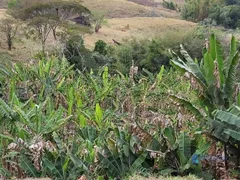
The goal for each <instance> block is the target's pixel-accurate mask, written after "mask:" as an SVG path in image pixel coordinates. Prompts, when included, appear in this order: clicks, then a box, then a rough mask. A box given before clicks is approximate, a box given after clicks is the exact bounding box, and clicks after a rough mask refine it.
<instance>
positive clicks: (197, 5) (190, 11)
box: [181, 0, 218, 22]
mask: <svg viewBox="0 0 240 180" xmlns="http://www.w3.org/2000/svg"><path fill="white" fill-rule="evenodd" d="M216 4H218V3H217V1H215V0H186V1H185V4H184V6H183V8H182V11H181V12H182V17H183V18H184V19H187V20H191V21H194V22H198V21H202V20H204V19H205V18H207V17H208V15H209V11H210V9H212V8H213V7H214V6H216Z"/></svg>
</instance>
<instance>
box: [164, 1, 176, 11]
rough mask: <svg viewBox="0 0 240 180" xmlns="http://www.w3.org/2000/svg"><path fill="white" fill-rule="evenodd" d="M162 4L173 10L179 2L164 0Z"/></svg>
mask: <svg viewBox="0 0 240 180" xmlns="http://www.w3.org/2000/svg"><path fill="white" fill-rule="evenodd" d="M162 5H163V7H165V8H167V9H171V10H176V9H177V4H174V3H173V2H172V1H171V2H168V1H165V0H163V3H162Z"/></svg>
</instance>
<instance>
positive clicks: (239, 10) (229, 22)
mask: <svg viewBox="0 0 240 180" xmlns="http://www.w3.org/2000/svg"><path fill="white" fill-rule="evenodd" d="M239 19H240V6H238V5H230V6H225V7H223V8H222V9H221V10H220V15H219V20H218V24H222V25H223V26H224V27H226V28H232V29H235V28H237V27H240V20H239Z"/></svg>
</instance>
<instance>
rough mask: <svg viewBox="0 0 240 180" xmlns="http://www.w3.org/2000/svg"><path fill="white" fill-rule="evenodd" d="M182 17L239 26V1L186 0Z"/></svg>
mask: <svg viewBox="0 0 240 180" xmlns="http://www.w3.org/2000/svg"><path fill="white" fill-rule="evenodd" d="M182 17H183V18H184V19H188V20H192V21H195V22H199V21H203V22H204V23H207V24H212V25H216V24H217V25H222V26H224V27H225V28H233V29H235V28H239V26H240V22H239V18H240V3H239V1H237V0H236V1H235V0H186V2H185V5H184V7H183V9H182Z"/></svg>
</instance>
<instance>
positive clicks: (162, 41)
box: [111, 29, 207, 74]
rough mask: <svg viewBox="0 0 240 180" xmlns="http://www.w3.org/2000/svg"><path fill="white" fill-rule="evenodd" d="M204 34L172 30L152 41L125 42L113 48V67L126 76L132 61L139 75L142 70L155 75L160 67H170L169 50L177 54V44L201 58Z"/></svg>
mask: <svg viewBox="0 0 240 180" xmlns="http://www.w3.org/2000/svg"><path fill="white" fill-rule="evenodd" d="M205 34H206V35H207V33H206V32H205V31H201V30H197V29H196V30H194V31H189V32H186V31H185V30H179V31H177V30H174V31H169V32H166V33H164V34H162V35H161V36H156V37H155V38H154V40H132V41H127V42H125V43H123V45H122V46H117V47H115V48H114V50H113V53H112V54H111V55H112V56H113V57H114V58H115V59H116V62H115V63H114V64H113V66H114V67H115V68H116V69H117V70H119V71H120V72H122V73H123V74H127V73H128V72H129V69H130V67H131V66H132V61H134V65H135V66H138V69H139V72H140V73H141V72H143V71H142V70H143V69H147V70H148V71H150V72H152V73H157V72H158V71H159V69H160V68H161V66H162V65H164V66H165V67H166V68H168V67H170V65H169V59H170V54H169V49H174V50H175V51H177V52H178V51H179V44H183V45H184V46H185V47H186V49H187V50H188V51H189V52H190V55H191V56H195V57H198V58H201V57H202V47H203V45H204V40H205V38H206V35H205ZM201 44H202V46H201ZM199 45H200V46H199Z"/></svg>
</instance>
